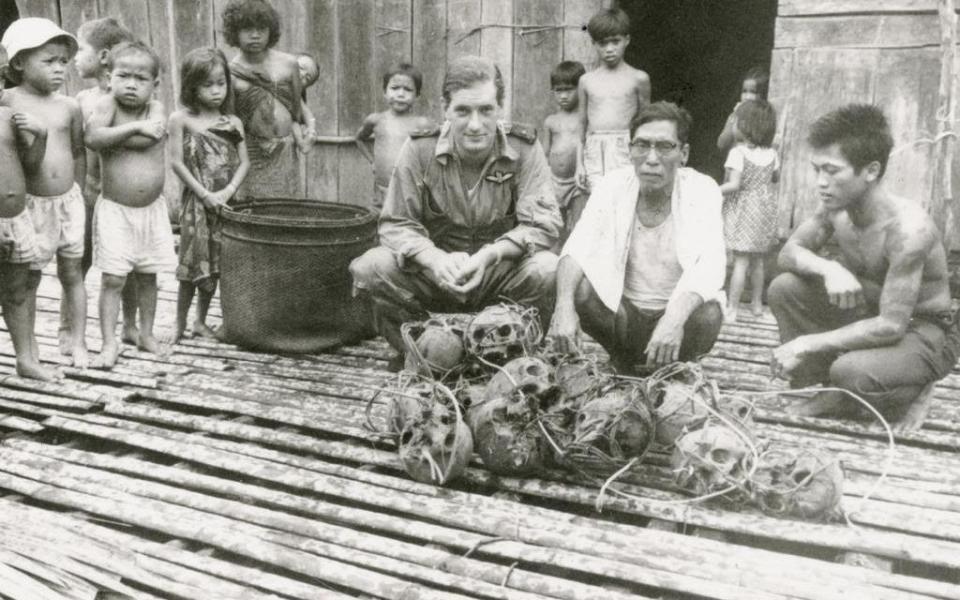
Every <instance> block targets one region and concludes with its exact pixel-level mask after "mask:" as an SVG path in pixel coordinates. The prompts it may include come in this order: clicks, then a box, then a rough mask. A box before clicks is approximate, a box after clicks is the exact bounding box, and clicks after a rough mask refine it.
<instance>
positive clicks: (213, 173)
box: [168, 48, 250, 343]
mask: <svg viewBox="0 0 960 600" xmlns="http://www.w3.org/2000/svg"><path fill="white" fill-rule="evenodd" d="M180 87H181V89H180V104H182V105H183V110H178V111H176V112H174V113H173V114H172V115H170V123H169V126H168V130H169V133H170V144H169V147H170V154H171V162H172V167H173V171H174V172H175V173H176V174H177V175H178V176H179V177H180V179H181V180H182V181H183V186H184V188H183V200H182V202H181V203H180V257H179V263H178V265H177V279H178V280H179V281H180V290H179V294H178V296H177V326H176V331H175V332H174V335H173V336H172V339H171V340H170V342H172V343H177V342H179V341H180V339H181V338H182V337H183V332H184V330H185V329H186V325H187V313H188V312H189V311H190V304H191V303H192V302H193V294H194V290H195V289H198V290H199V292H200V293H199V299H198V301H197V318H196V320H195V321H194V323H193V334H194V335H200V336H204V337H212V336H213V332H212V331H211V330H210V328H209V327H207V324H206V319H207V309H209V308H210V301H211V300H212V299H213V294H214V292H215V291H216V289H217V278H218V277H219V275H220V239H221V238H220V209H221V208H222V207H223V206H224V205H225V204H227V203H228V202H229V200H230V199H231V198H232V197H233V195H234V194H236V192H237V188H238V187H239V186H240V184H241V183H242V182H243V178H244V177H245V176H246V174H247V170H248V169H249V168H250V161H249V159H248V158H247V146H246V143H245V142H244V137H243V125H242V124H241V123H240V119H238V118H237V117H236V116H235V115H233V114H232V104H233V102H232V100H233V89H232V86H231V82H230V68H229V66H228V65H227V59H226V57H225V56H224V55H223V52H221V51H220V50H218V49H216V48H197V49H196V50H192V51H191V52H189V53H188V54H187V55H186V56H185V57H184V58H183V64H182V65H181V66H180Z"/></svg>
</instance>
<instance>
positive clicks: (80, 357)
mask: <svg viewBox="0 0 960 600" xmlns="http://www.w3.org/2000/svg"><path fill="white" fill-rule="evenodd" d="M71 354H72V355H73V366H74V367H76V368H78V369H86V368H87V367H88V366H90V356H89V355H88V353H87V347H86V346H85V345H83V344H78V345H76V346H74V347H73V351H72V352H71Z"/></svg>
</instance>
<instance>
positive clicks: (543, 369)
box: [484, 356, 559, 406]
mask: <svg viewBox="0 0 960 600" xmlns="http://www.w3.org/2000/svg"><path fill="white" fill-rule="evenodd" d="M514 391H519V392H521V393H523V394H524V395H526V396H528V397H533V398H536V399H537V400H538V404H539V405H540V406H543V405H545V404H549V403H551V402H552V400H553V399H554V398H555V397H556V395H557V393H558V392H559V388H557V384H556V382H555V381H554V372H553V367H551V366H550V365H548V364H547V363H546V362H544V361H543V360H541V359H539V358H537V357H535V356H521V357H520V358H515V359H513V360H511V361H510V362H508V363H507V364H505V365H503V368H502V369H500V370H498V371H497V372H496V373H495V374H494V375H493V377H491V378H490V381H489V382H488V383H487V387H486V389H485V390H484V399H485V400H493V399H495V398H499V397H502V396H506V395H508V394H511V393H513V392H514Z"/></svg>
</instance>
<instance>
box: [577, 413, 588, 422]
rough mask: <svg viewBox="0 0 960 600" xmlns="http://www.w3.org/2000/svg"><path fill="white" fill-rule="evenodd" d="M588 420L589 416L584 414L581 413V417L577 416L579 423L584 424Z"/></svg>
mask: <svg viewBox="0 0 960 600" xmlns="http://www.w3.org/2000/svg"><path fill="white" fill-rule="evenodd" d="M586 420H587V415H585V414H584V413H580V414H579V415H577V421H579V422H581V423H583V422H584V421H586Z"/></svg>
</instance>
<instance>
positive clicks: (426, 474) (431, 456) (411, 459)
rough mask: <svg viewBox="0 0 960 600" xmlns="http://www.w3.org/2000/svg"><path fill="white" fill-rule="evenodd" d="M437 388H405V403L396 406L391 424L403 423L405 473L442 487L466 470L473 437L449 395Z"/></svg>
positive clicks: (401, 445)
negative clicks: (406, 389)
mask: <svg viewBox="0 0 960 600" xmlns="http://www.w3.org/2000/svg"><path fill="white" fill-rule="evenodd" d="M440 386H442V384H440V383H419V384H414V385H413V386H411V387H410V388H408V391H411V393H409V394H408V399H407V400H404V401H401V402H396V403H395V407H396V408H395V410H394V413H393V414H394V415H395V416H394V417H393V418H392V419H391V420H392V421H393V422H394V423H395V424H396V423H397V422H398V420H399V421H400V422H402V426H401V428H400V432H399V433H400V435H399V442H398V445H399V453H400V460H401V462H402V463H403V468H404V470H405V471H406V472H407V473H408V474H409V475H410V476H411V477H413V478H414V479H416V480H417V481H421V482H423V483H434V484H438V485H443V484H445V483H446V482H448V481H450V480H452V479H455V478H456V477H458V476H460V474H462V473H463V471H464V470H465V469H466V468H467V464H468V463H469V461H470V457H471V456H472V455H473V436H472V435H471V433H470V428H469V427H467V425H466V423H465V422H464V421H463V418H462V415H461V414H460V411H459V408H458V407H457V406H456V402H455V400H454V399H453V397H452V394H446V393H444V392H443V391H442V390H441V388H440ZM426 390H429V391H428V392H427V393H424V391H426ZM405 393H406V392H405ZM411 399H412V400H413V401H412V402H411V401H410V400H411ZM414 404H415V406H414Z"/></svg>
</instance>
